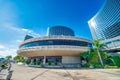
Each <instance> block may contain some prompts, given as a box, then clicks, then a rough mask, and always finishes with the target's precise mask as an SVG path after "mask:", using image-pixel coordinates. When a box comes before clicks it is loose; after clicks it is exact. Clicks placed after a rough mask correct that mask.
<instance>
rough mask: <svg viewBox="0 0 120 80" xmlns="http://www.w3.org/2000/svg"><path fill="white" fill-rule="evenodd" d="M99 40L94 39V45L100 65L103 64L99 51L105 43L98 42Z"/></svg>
mask: <svg viewBox="0 0 120 80" xmlns="http://www.w3.org/2000/svg"><path fill="white" fill-rule="evenodd" d="M100 41H101V39H98V40H94V47H95V49H96V50H97V53H98V56H99V59H100V63H101V65H102V66H104V64H103V60H102V58H101V55H100V51H102V49H103V48H104V47H106V45H105V44H104V43H100Z"/></svg>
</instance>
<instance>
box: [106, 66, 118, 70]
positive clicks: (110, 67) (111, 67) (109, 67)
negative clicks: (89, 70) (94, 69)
mask: <svg viewBox="0 0 120 80" xmlns="http://www.w3.org/2000/svg"><path fill="white" fill-rule="evenodd" d="M104 68H105V69H117V68H118V66H109V65H105V66H104Z"/></svg>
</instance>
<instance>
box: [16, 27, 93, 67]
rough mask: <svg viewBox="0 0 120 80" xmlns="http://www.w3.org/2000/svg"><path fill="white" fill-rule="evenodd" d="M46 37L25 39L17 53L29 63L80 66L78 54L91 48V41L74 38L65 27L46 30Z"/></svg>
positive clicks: (72, 32)
mask: <svg viewBox="0 0 120 80" xmlns="http://www.w3.org/2000/svg"><path fill="white" fill-rule="evenodd" d="M47 33H48V35H47V36H44V37H38V38H30V39H26V40H25V41H24V42H23V43H21V44H20V46H19V50H18V51H17V53H18V54H19V55H22V56H24V57H27V58H29V59H30V60H31V61H36V60H37V61H40V62H42V63H43V64H45V65H46V64H48V62H51V63H56V62H57V63H59V64H63V65H67V64H76V65H77V64H80V63H81V58H80V54H81V53H83V52H85V51H88V50H89V49H90V48H91V47H92V41H90V40H87V39H83V38H78V37H75V36H74V31H73V30H72V29H70V28H67V27H65V26H55V27H50V28H49V29H48V32H47Z"/></svg>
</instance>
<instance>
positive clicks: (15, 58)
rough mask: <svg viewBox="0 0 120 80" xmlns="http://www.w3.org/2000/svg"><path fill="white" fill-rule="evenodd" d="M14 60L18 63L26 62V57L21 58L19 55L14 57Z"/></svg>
mask: <svg viewBox="0 0 120 80" xmlns="http://www.w3.org/2000/svg"><path fill="white" fill-rule="evenodd" d="M14 60H15V61H17V62H23V61H24V57H22V56H20V55H17V56H15V57H14Z"/></svg>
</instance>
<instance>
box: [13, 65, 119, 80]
mask: <svg viewBox="0 0 120 80" xmlns="http://www.w3.org/2000/svg"><path fill="white" fill-rule="evenodd" d="M12 70H14V72H13V76H12V80H120V69H66V70H65V69H46V68H32V67H27V66H23V65H22V66H20V65H16V64H12Z"/></svg>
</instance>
